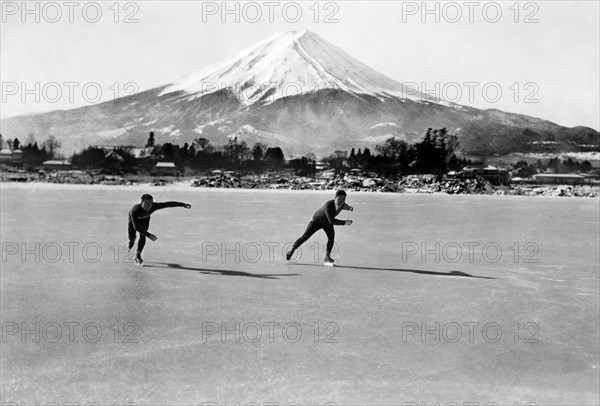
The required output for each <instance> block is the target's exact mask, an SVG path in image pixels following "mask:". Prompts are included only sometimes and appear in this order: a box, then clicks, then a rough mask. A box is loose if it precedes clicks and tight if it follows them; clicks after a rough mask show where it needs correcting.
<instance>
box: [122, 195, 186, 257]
mask: <svg viewBox="0 0 600 406" xmlns="http://www.w3.org/2000/svg"><path fill="white" fill-rule="evenodd" d="M167 207H185V208H186V209H191V208H192V205H191V204H189V203H182V202H164V203H155V202H154V198H153V197H152V196H151V195H149V194H144V195H142V201H141V202H140V203H138V204H135V205H134V206H133V207H132V208H131V210H129V224H128V230H127V231H128V235H129V250H130V251H131V249H132V248H133V245H134V243H135V237H136V233H140V239H139V240H138V246H137V252H136V254H135V263H136V264H139V265H142V264H143V263H144V261H143V260H142V250H143V249H144V245H146V237H148V238H150V239H151V240H152V241H156V240H157V239H158V237H156V236H155V235H154V234H152V233H151V232H149V231H148V228H149V227H150V215H151V214H152V213H154V212H155V211H157V210H160V209H166V208H167Z"/></svg>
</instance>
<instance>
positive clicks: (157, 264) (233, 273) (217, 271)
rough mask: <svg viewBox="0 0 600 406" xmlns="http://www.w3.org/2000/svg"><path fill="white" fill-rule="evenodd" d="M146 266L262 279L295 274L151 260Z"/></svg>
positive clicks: (294, 274) (293, 274)
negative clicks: (203, 266)
mask: <svg viewBox="0 0 600 406" xmlns="http://www.w3.org/2000/svg"><path fill="white" fill-rule="evenodd" d="M144 267H146V268H172V269H182V270H185V271H195V272H199V273H203V274H207V275H225V276H245V277H248V278H262V279H279V278H278V276H297V275H298V274H296V273H291V274H290V273H286V274H255V273H248V272H241V271H229V270H226V269H207V268H192V267H188V266H183V265H179V264H168V263H165V262H153V263H152V264H144Z"/></svg>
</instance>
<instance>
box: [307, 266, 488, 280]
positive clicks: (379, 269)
mask: <svg viewBox="0 0 600 406" xmlns="http://www.w3.org/2000/svg"><path fill="white" fill-rule="evenodd" d="M296 265H305V266H314V265H312V264H300V263H296ZM337 268H349V269H360V270H367V271H391V272H409V273H416V274H421V275H434V276H460V277H463V278H476V279H496V278H491V277H489V276H474V275H470V274H468V273H465V272H461V271H450V272H436V271H424V270H419V269H399V268H372V267H367V266H348V265H337V264H336V265H335V269H337Z"/></svg>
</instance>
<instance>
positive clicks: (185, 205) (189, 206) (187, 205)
mask: <svg viewBox="0 0 600 406" xmlns="http://www.w3.org/2000/svg"><path fill="white" fill-rule="evenodd" d="M183 207H185V208H186V209H191V208H192V205H191V204H189V203H186V204H184V205H183Z"/></svg>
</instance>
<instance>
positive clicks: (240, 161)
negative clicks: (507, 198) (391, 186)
mask: <svg viewBox="0 0 600 406" xmlns="http://www.w3.org/2000/svg"><path fill="white" fill-rule="evenodd" d="M5 144H6V146H8V148H9V149H11V150H16V149H20V150H22V151H23V153H24V154H23V155H24V161H25V166H26V167H35V166H38V165H40V164H42V163H43V162H44V161H47V160H50V159H55V158H56V157H57V151H58V149H59V148H60V147H61V144H60V142H59V141H58V140H56V138H55V137H53V136H51V137H49V138H48V139H47V140H46V141H44V142H43V143H42V144H41V147H40V146H38V143H37V142H36V141H35V138H34V137H33V135H31V134H30V135H29V136H28V139H27V142H26V144H25V145H23V144H21V142H20V141H19V140H18V139H17V138H15V139H13V140H6V141H4V139H3V138H2V135H0V146H2V147H4V145H5ZM146 147H147V148H148V149H150V148H151V153H150V154H148V155H147V156H144V157H141V158H136V157H135V156H134V155H133V154H132V153H131V152H129V151H128V150H127V149H126V148H121V147H115V148H113V149H112V150H110V151H107V150H106V149H103V148H99V147H94V146H90V147H88V148H86V149H84V150H83V151H81V152H78V153H75V154H73V155H72V156H71V163H72V165H73V166H74V167H76V168H82V169H108V170H114V171H119V172H129V173H133V172H136V171H138V170H145V171H150V170H151V169H152V168H153V167H154V165H155V164H156V162H157V161H168V162H173V163H175V166H176V167H177V168H178V169H179V171H180V172H182V173H185V170H186V169H188V170H190V171H192V172H203V171H207V170H212V169H224V170H234V171H237V172H241V173H247V172H254V173H262V172H265V171H279V170H282V169H286V168H287V169H293V170H294V172H295V173H296V174H297V175H300V176H314V174H315V173H316V163H317V158H316V156H315V155H314V154H312V153H310V154H307V155H305V156H302V157H299V158H296V159H292V160H290V161H289V162H288V163H287V165H286V163H285V156H284V154H283V151H282V149H281V148H280V147H277V146H276V147H268V146H267V145H265V144H263V143H260V142H257V143H255V144H254V145H253V146H252V147H250V146H248V145H247V144H246V142H245V141H243V140H242V141H239V140H238V139H237V138H233V139H230V140H228V142H227V143H226V144H225V145H220V146H215V145H213V144H212V143H211V142H210V141H209V140H208V139H207V138H196V139H195V140H194V141H193V142H192V143H191V144H188V143H185V144H184V145H183V146H179V145H178V144H173V143H164V144H160V145H156V144H155V138H154V133H153V132H151V133H150V136H149V138H148V141H147V144H146ZM458 148H459V142H458V140H457V138H456V136H454V135H452V134H449V133H448V131H447V130H446V128H442V129H432V128H429V129H428V130H427V131H426V133H425V135H424V136H423V138H422V140H421V141H420V142H417V143H414V144H412V145H409V144H408V143H407V142H406V141H403V140H399V139H396V138H394V137H390V138H388V139H387V140H386V141H385V142H384V143H383V144H381V145H376V146H375V149H374V152H371V150H370V149H369V148H364V149H363V150H361V149H360V148H359V149H358V150H356V149H355V148H352V149H351V151H350V154H349V155H348V152H347V151H341V150H336V151H334V153H333V154H331V155H329V156H327V157H325V158H323V161H324V162H326V163H327V164H329V167H330V169H332V170H334V171H336V172H338V173H340V172H347V171H348V170H349V169H352V168H356V169H359V170H361V171H363V172H372V173H376V174H378V175H379V176H383V177H388V178H389V177H395V176H400V175H407V174H420V173H428V174H435V175H437V176H438V177H442V176H443V175H445V174H446V173H447V172H448V171H452V170H461V169H462V168H463V167H465V166H467V165H470V164H472V163H473V162H472V161H470V160H467V159H464V158H460V157H458V156H457V155H456V151H457V150H458ZM514 167H515V168H516V169H518V170H519V174H520V176H531V175H533V174H535V173H537V172H542V171H545V170H546V169H552V170H553V171H554V172H556V173H572V172H587V171H589V170H591V169H592V166H591V164H590V163H589V162H587V161H585V162H577V161H574V160H573V159H571V158H569V159H567V160H564V161H561V160H559V159H558V158H553V159H550V160H549V161H548V162H547V163H546V164H543V163H542V162H541V161H539V160H538V162H536V163H534V164H529V163H527V162H526V161H524V160H523V161H519V162H517V163H516V164H515V165H514Z"/></svg>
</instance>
